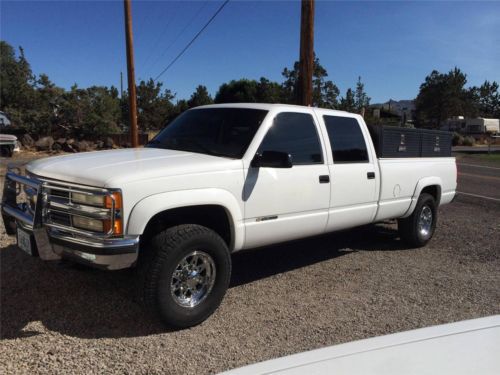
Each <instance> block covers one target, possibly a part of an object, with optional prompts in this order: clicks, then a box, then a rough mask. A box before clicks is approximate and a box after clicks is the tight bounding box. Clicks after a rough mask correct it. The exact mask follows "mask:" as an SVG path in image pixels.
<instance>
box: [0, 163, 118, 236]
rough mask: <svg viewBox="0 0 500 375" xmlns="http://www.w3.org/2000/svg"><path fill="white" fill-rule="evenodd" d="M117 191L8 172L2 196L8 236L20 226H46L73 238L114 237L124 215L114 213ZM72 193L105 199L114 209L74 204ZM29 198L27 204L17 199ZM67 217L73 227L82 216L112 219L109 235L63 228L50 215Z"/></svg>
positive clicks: (70, 227) (36, 227) (66, 226)
mask: <svg viewBox="0 0 500 375" xmlns="http://www.w3.org/2000/svg"><path fill="white" fill-rule="evenodd" d="M116 191H117V190H116V189H114V190H113V189H102V188H96V187H88V186H82V185H76V184H72V183H67V182H59V181H52V180H46V179H43V178H39V177H35V176H23V175H21V174H17V173H14V172H12V171H8V172H7V174H6V176H5V184H4V189H3V196H2V216H3V219H4V223H5V226H6V229H7V232H8V233H9V234H13V233H14V231H15V225H13V224H15V223H13V221H16V220H17V221H19V222H21V223H22V224H23V225H24V226H25V227H26V228H27V229H30V230H33V229H38V228H41V227H43V226H45V227H47V228H49V229H54V230H57V231H59V232H65V233H67V234H71V235H72V236H73V237H91V238H94V239H107V238H110V237H113V228H114V224H115V219H116V218H117V215H120V214H121V212H119V211H117V210H116V209H115V207H116V202H115V197H114V196H113V194H112V193H113V192H116ZM55 192H64V193H68V197H67V198H64V197H61V195H60V194H54V193H55ZM71 193H79V194H85V195H102V196H107V197H109V199H110V200H111V202H112V203H111V208H101V207H93V206H87V205H81V204H75V203H73V202H72V200H71ZM23 194H25V195H26V200H25V201H24V202H18V197H20V196H22V195H23ZM52 212H54V213H59V214H64V215H68V216H69V218H70V223H72V222H73V220H72V218H73V216H83V217H87V218H92V219H110V220H111V225H110V229H109V231H108V232H107V233H98V232H93V231H88V230H84V229H80V228H75V227H74V226H73V225H72V224H71V225H61V224H60V223H56V222H54V221H53V220H52V219H51V215H50V214H51V213H52Z"/></svg>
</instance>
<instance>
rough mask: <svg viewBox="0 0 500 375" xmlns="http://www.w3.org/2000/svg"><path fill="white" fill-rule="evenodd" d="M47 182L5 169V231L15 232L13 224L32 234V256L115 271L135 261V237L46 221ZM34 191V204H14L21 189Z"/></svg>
mask: <svg viewBox="0 0 500 375" xmlns="http://www.w3.org/2000/svg"><path fill="white" fill-rule="evenodd" d="M47 186H48V185H47V182H46V181H42V180H38V179H37V178H32V177H26V176H22V175H20V174H16V173H13V172H7V174H6V176H5V184H4V189H3V196H2V217H3V221H4V225H5V229H6V232H7V234H15V233H16V230H17V227H19V228H20V229H22V230H23V231H25V232H28V233H29V234H30V235H32V238H33V239H34V242H35V251H34V254H33V255H34V256H39V257H40V258H41V259H42V260H57V259H61V258H65V259H71V260H74V261H76V262H79V263H83V264H87V265H90V266H93V267H96V268H103V269H108V270H116V269H122V268H128V267H131V266H133V265H134V264H135V262H136V261H137V255H138V250H139V236H122V237H106V236H102V235H95V236H93V235H89V234H88V233H85V235H83V233H80V232H82V231H77V230H73V229H71V228H68V230H65V228H61V229H59V228H58V226H56V225H51V224H50V223H48V222H47V206H48V204H47V190H48V189H47V188H46V187H47ZM26 188H27V189H31V191H30V192H31V194H33V195H35V194H36V199H35V201H36V204H35V207H34V208H33V207H31V209H30V208H28V207H27V204H29V202H28V203H18V202H17V197H18V196H19V194H20V193H21V192H22V191H23V189H26Z"/></svg>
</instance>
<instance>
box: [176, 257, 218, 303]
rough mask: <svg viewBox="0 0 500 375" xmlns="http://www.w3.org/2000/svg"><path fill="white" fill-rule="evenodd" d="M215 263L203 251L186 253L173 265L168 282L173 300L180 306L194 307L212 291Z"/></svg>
mask: <svg viewBox="0 0 500 375" xmlns="http://www.w3.org/2000/svg"><path fill="white" fill-rule="evenodd" d="M215 273H216V271H215V263H214V260H213V259H212V257H211V256H210V255H208V254H207V253H205V252H203V251H193V252H192V253H189V254H188V255H186V256H185V257H184V258H183V259H182V260H181V261H180V262H179V264H177V267H175V270H174V273H173V275H172V281H171V283H170V292H171V294H172V298H173V299H174V301H175V302H176V303H177V304H178V305H180V306H182V307H195V306H197V305H198V304H200V302H202V301H203V300H204V299H205V298H206V297H207V296H208V295H209V294H210V292H211V291H212V288H213V286H214V284H215Z"/></svg>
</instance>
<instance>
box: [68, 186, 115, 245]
mask: <svg viewBox="0 0 500 375" xmlns="http://www.w3.org/2000/svg"><path fill="white" fill-rule="evenodd" d="M71 201H72V202H73V203H78V204H81V205H82V206H93V207H101V208H107V209H109V211H110V213H111V214H114V220H111V219H106V220H101V219H94V218H90V217H85V216H76V215H75V216H73V226H75V227H77V228H80V229H85V230H89V231H93V232H101V233H106V234H107V233H110V234H111V233H112V234H113V235H115V236H119V235H122V234H123V225H122V212H121V211H122V207H123V201H122V194H121V192H119V191H114V192H110V193H109V195H97V194H84V193H76V192H73V193H71Z"/></svg>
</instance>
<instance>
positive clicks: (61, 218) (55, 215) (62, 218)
mask: <svg viewBox="0 0 500 375" xmlns="http://www.w3.org/2000/svg"><path fill="white" fill-rule="evenodd" d="M49 218H50V221H51V222H52V223H54V224H59V225H64V226H68V227H70V226H71V216H70V215H68V214H63V213H61V212H55V211H52V212H51V213H50V214H49Z"/></svg>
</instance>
